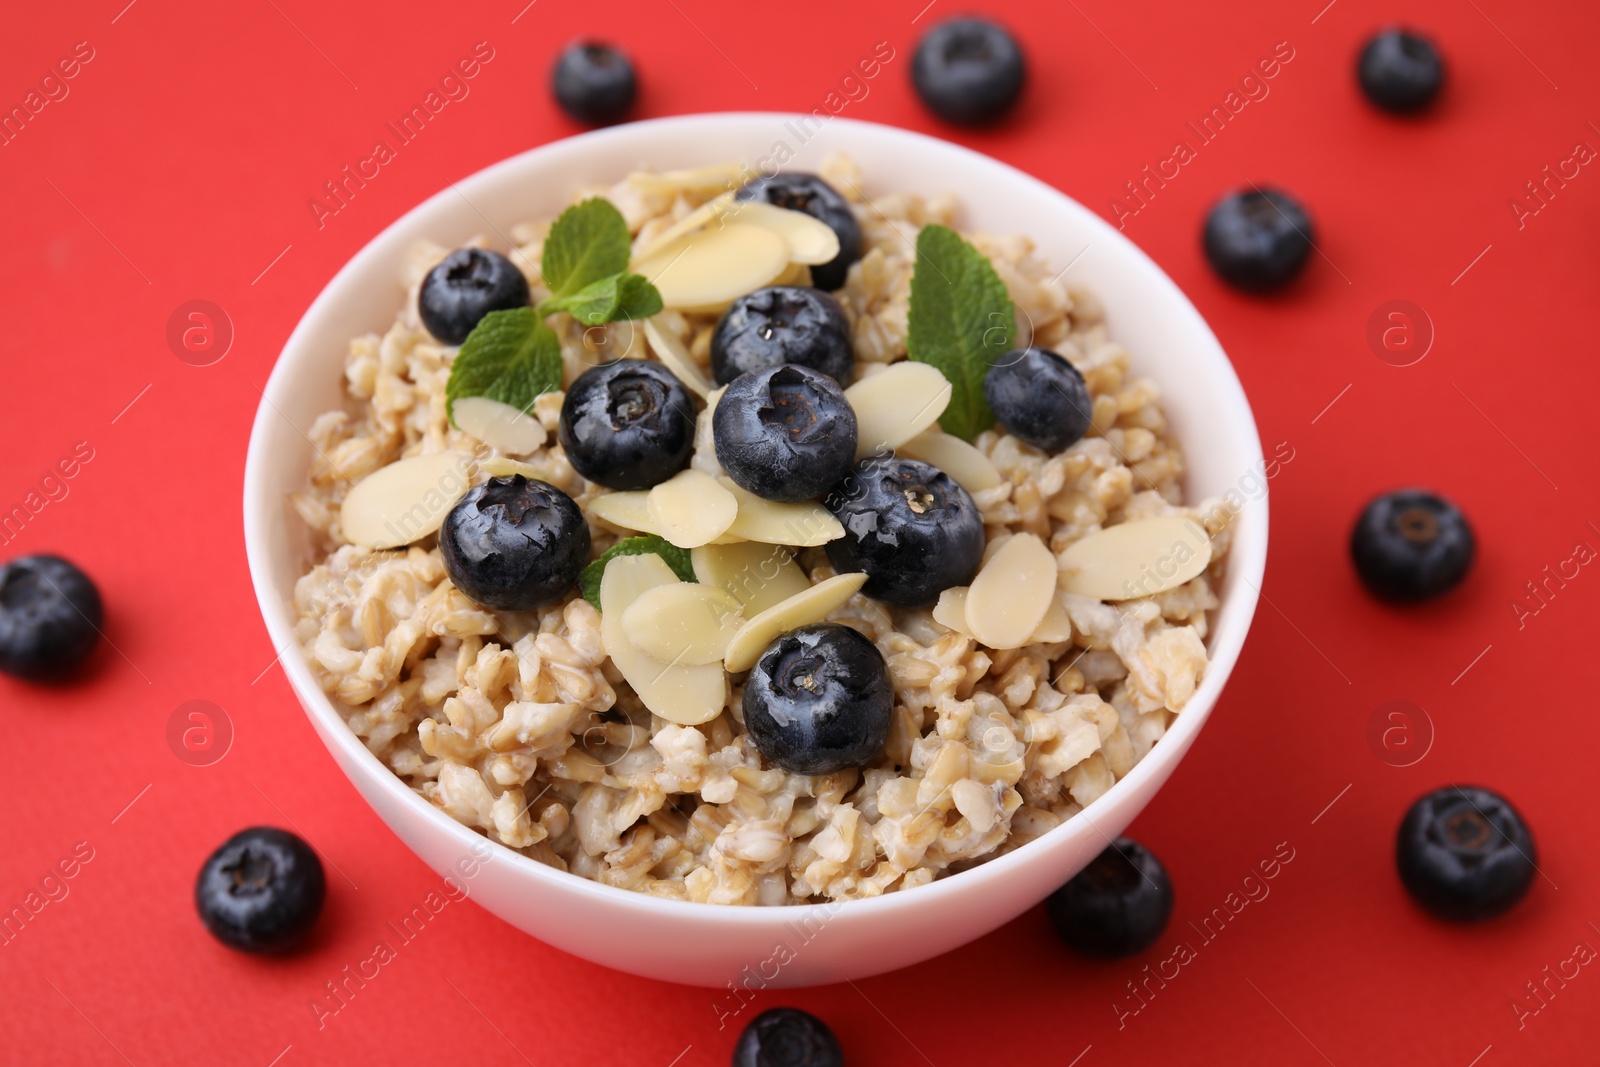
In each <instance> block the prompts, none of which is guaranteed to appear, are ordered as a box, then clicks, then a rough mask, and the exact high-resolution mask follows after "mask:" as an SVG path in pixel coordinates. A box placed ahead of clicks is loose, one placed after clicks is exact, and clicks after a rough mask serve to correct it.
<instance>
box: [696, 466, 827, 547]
mask: <svg viewBox="0 0 1600 1067" xmlns="http://www.w3.org/2000/svg"><path fill="white" fill-rule="evenodd" d="M719 480H720V481H721V483H722V486H723V488H724V489H726V490H728V492H730V493H732V494H733V497H734V499H735V500H737V501H738V502H739V514H738V516H737V517H736V518H735V519H734V520H733V525H732V526H729V527H728V536H729V537H731V538H737V539H738V540H741V541H762V542H765V543H766V544H769V545H793V546H795V547H797V548H815V547H817V546H818V545H825V544H827V543H828V542H829V541H834V540H837V539H838V538H841V537H843V536H844V527H843V526H841V525H839V520H838V519H836V518H834V517H833V515H831V514H830V513H829V512H828V509H827V508H825V507H823V506H822V505H821V504H779V503H777V502H776V501H772V500H763V499H762V498H761V497H758V496H756V495H755V494H754V493H752V492H750V491H749V490H747V489H744V488H741V487H740V486H738V485H735V484H734V483H733V482H732V481H731V480H729V479H726V478H723V479H719Z"/></svg>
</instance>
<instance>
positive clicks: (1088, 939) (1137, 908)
mask: <svg viewBox="0 0 1600 1067" xmlns="http://www.w3.org/2000/svg"><path fill="white" fill-rule="evenodd" d="M1045 913H1046V914H1047V915H1049V917H1050V923H1051V925H1053V926H1054V927H1055V929H1056V933H1058V934H1060V935H1061V940H1063V941H1065V942H1066V943H1067V944H1069V945H1071V946H1072V947H1073V948H1075V949H1077V950H1078V951H1079V952H1082V953H1084V954H1085V955H1088V956H1097V957H1100V958H1102V959H1116V958H1119V957H1122V956H1136V955H1138V954H1139V953H1141V952H1143V951H1144V950H1145V949H1147V948H1149V947H1150V946H1151V945H1153V944H1154V943H1155V940H1156V938H1158V937H1160V936H1161V931H1163V930H1165V929H1166V928H1167V920H1168V919H1170V918H1172V880H1171V879H1170V878H1168V877H1167V869H1166V868H1165V867H1163V866H1162V865H1161V861H1160V860H1158V859H1156V857H1155V855H1154V854H1153V853H1151V851H1150V850H1149V849H1147V848H1145V847H1144V846H1143V845H1141V844H1139V842H1137V841H1134V840H1132V839H1130V838H1126V837H1119V838H1117V840H1116V841H1114V842H1113V843H1112V844H1111V846H1110V847H1109V848H1107V849H1106V850H1105V851H1104V852H1102V853H1100V855H1098V856H1096V857H1095V858H1094V859H1093V860H1091V861H1090V863H1089V866H1087V867H1085V868H1084V869H1083V870H1082V871H1080V872H1079V873H1078V874H1077V875H1076V876H1075V877H1074V878H1073V879H1072V880H1071V881H1070V882H1068V883H1067V884H1066V885H1064V886H1062V887H1061V888H1060V889H1057V890H1056V891H1055V892H1054V893H1051V894H1050V896H1049V897H1048V898H1047V899H1046V900H1045Z"/></svg>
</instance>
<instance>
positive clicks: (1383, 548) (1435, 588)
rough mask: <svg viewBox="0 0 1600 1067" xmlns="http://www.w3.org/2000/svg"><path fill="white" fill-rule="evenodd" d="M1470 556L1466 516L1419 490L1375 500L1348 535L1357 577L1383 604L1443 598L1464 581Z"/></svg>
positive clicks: (1471, 545)
mask: <svg viewBox="0 0 1600 1067" xmlns="http://www.w3.org/2000/svg"><path fill="white" fill-rule="evenodd" d="M1475 552H1476V542H1475V541H1474V540H1473V536H1472V527H1470V526H1468V525H1467V519H1466V516H1464V515H1462V514H1461V511H1460V509H1458V508H1457V507H1456V506H1455V505H1454V504H1452V503H1450V501H1448V500H1446V499H1444V498H1443V497H1441V496H1437V495H1435V494H1433V493H1430V492H1428V491H1427V490H1424V489H1401V490H1397V491H1396V492H1393V493H1387V494H1385V495H1383V496H1380V497H1378V499H1376V500H1374V501H1373V502H1372V503H1370V504H1368V505H1367V506H1366V508H1365V509H1364V510H1363V511H1362V512H1361V517H1360V518H1358V519H1357V520H1356V525H1355V529H1354V530H1352V531H1351V532H1350V558H1351V559H1352V560H1354V561H1355V565H1356V573H1357V574H1359V575H1360V576H1361V580H1362V581H1363V582H1365V583H1366V586H1367V588H1368V589H1369V590H1371V591H1372V593H1373V594H1374V595H1376V596H1379V597H1382V598H1383V599H1384V600H1397V601H1411V600H1428V599H1430V598H1432V597H1436V596H1439V595H1440V594H1441V593H1445V592H1448V591H1449V590H1450V589H1453V588H1454V587H1455V586H1456V585H1457V584H1458V583H1460V581H1461V579H1462V578H1463V577H1464V576H1465V575H1466V573H1467V569H1468V568H1469V567H1471V566H1472V557H1473V555H1474V554H1475Z"/></svg>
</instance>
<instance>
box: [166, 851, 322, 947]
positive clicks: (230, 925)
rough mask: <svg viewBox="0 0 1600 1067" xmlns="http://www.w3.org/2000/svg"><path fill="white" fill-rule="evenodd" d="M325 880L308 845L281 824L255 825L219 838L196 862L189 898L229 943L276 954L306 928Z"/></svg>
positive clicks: (318, 908)
mask: <svg viewBox="0 0 1600 1067" xmlns="http://www.w3.org/2000/svg"><path fill="white" fill-rule="evenodd" d="M326 895H327V883H326V881H325V880H324V878H323V874H322V861H321V860H319V859H318V858H317V854H316V853H315V852H313V851H312V850H311V846H310V845H308V844H306V843H305V842H304V841H302V840H301V839H300V838H299V837H296V836H295V835H294V834H291V833H290V832H289V831H287V830H279V829H276V828H274V827H271V826H257V827H253V828H251V829H249V830H242V831H240V832H239V833H237V834H234V835H233V836H232V837H230V838H228V840H227V841H225V842H224V843H223V845H222V847H221V848H219V849H217V850H216V851H215V852H213V853H212V854H211V856H210V858H209V859H207V860H206V862H205V865H204V866H202V867H201V868H200V877H199V878H198V879H197V880H196V881H195V886H194V903H195V907H196V908H198V909H199V910H200V920H201V921H202V922H204V923H205V924H206V929H207V930H210V931H211V933H212V935H213V936H214V937H215V938H216V939H217V940H218V941H221V942H222V943H223V944H224V945H227V946H228V947H229V948H236V949H238V950H239V951H241V952H254V953H259V954H263V955H276V954H278V953H283V952H288V951H289V950H290V949H292V948H294V947H295V946H296V945H298V944H299V943H300V942H301V941H303V940H305V936H306V935H307V934H308V933H310V932H311V928H312V926H314V925H315V924H316V921H317V916H318V915H319V914H321V913H322V901H323V899H324V897H326Z"/></svg>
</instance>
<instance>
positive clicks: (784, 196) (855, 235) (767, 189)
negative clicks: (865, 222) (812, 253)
mask: <svg viewBox="0 0 1600 1067" xmlns="http://www.w3.org/2000/svg"><path fill="white" fill-rule="evenodd" d="M733 198H734V199H735V200H759V201H762V202H764V203H768V204H774V205H776V206H778V207H781V208H788V209H789V210H790V211H804V212H805V213H806V214H807V215H810V216H811V217H812V218H814V219H818V220H820V221H822V222H825V223H827V225H828V228H829V229H830V230H832V231H833V232H834V235H835V236H837V237H838V238H839V254H838V255H837V256H834V257H833V258H832V259H830V260H828V262H826V263H823V264H821V265H819V266H814V267H812V268H811V284H813V285H815V286H816V287H817V288H818V289H838V288H839V287H840V286H842V285H844V279H845V276H846V275H847V274H849V273H850V264H852V263H854V262H855V261H856V260H858V259H860V258H861V223H859V222H857V221H856V213H855V211H853V210H852V209H851V207H850V202H849V201H848V200H846V199H845V198H844V197H842V196H840V195H839V191H838V190H837V189H835V188H834V187H833V186H831V185H829V184H828V183H827V182H825V181H823V180H822V179H821V178H819V177H817V176H816V175H815V174H808V173H806V172H805V171H798V170H797V171H783V172H780V173H778V174H774V175H772V176H771V177H761V178H757V179H755V180H754V181H752V182H750V183H749V184H748V185H745V186H744V187H743V188H741V189H740V190H739V191H738V192H737V193H735V194H733Z"/></svg>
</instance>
